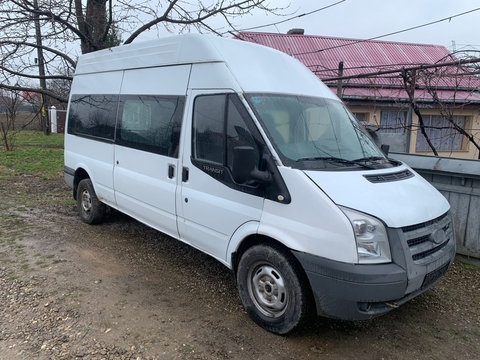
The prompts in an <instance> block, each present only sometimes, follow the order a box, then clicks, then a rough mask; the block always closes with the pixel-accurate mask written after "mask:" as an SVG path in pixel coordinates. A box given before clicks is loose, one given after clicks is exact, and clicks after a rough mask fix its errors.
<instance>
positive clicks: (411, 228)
mask: <svg viewBox="0 0 480 360" xmlns="http://www.w3.org/2000/svg"><path fill="white" fill-rule="evenodd" d="M447 214H448V213H445V214H443V215H440V216H439V217H437V218H436V219H433V220H429V221H426V222H423V223H420V224H415V225H410V226H404V227H402V231H403V232H404V233H406V232H410V231H414V230H418V229H421V228H424V227H428V226H430V225H433V224H435V223H437V222H439V221H441V220H443V219H444V218H445V217H446V216H447Z"/></svg>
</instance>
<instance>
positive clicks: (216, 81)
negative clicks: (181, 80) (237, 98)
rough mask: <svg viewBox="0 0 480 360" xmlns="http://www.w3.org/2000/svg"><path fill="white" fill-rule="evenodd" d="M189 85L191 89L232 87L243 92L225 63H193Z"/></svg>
mask: <svg viewBox="0 0 480 360" xmlns="http://www.w3.org/2000/svg"><path fill="white" fill-rule="evenodd" d="M212 75H214V76H212ZM188 87H189V88H190V89H232V90H234V91H236V92H242V89H241V88H240V86H239V85H238V82H237V81H236V79H235V78H234V76H233V75H232V73H231V72H230V70H229V69H228V67H227V65H226V64H225V63H204V64H193V65H192V74H191V76H190V82H189V84H188Z"/></svg>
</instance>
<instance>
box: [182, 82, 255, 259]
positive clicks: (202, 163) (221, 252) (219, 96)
mask: <svg viewBox="0 0 480 360" xmlns="http://www.w3.org/2000/svg"><path fill="white" fill-rule="evenodd" d="M188 98H189V101H190V102H191V104H190V105H189V106H188V109H190V110H189V111H190V113H189V114H188V119H189V122H188V123H189V124H190V125H187V128H186V131H185V139H186V141H185V146H184V147H183V157H182V158H183V164H182V171H181V172H182V176H181V187H179V190H178V191H179V192H180V194H179V196H177V214H178V230H179V234H180V238H181V239H182V240H183V241H186V242H188V243H190V244H191V245H192V246H194V247H197V248H199V249H201V250H202V251H205V252H207V253H209V254H210V255H212V256H214V257H215V258H217V259H219V260H221V261H224V262H225V261H227V259H226V251H227V247H228V242H229V240H230V238H231V236H232V235H233V234H234V232H235V231H236V230H237V229H238V228H239V227H240V226H242V225H244V224H246V223H248V222H253V223H254V225H258V223H259V221H260V218H261V213H262V208H263V202H264V195H263V191H262V189H261V187H260V186H258V185H256V184H247V185H242V184H237V183H235V181H234V180H233V178H232V175H231V168H232V155H233V149H234V147H236V146H252V147H254V148H255V150H256V154H257V155H256V156H257V158H258V159H260V151H261V150H260V149H261V146H262V145H261V144H260V143H259V140H258V136H254V135H253V133H254V132H255V130H256V129H255V126H254V124H253V122H252V120H251V118H250V116H249V114H248V112H247V111H246V109H245V107H244V106H243V104H242V102H241V101H240V98H239V97H238V95H236V94H235V93H228V92H223V93H219V91H218V90H217V91H216V93H215V92H213V91H211V92H207V91H205V90H202V91H191V92H190V94H189V96H188ZM257 132H258V130H257ZM227 262H228V261H227Z"/></svg>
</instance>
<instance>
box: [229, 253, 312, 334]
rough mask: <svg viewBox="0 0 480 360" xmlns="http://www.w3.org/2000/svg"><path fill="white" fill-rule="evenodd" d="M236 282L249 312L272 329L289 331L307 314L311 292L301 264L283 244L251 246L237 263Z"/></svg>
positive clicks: (283, 332)
mask: <svg viewBox="0 0 480 360" xmlns="http://www.w3.org/2000/svg"><path fill="white" fill-rule="evenodd" d="M237 284H238V290H239V293H240V297H241V299H242V302H243V306H244V307H245V310H246V311H247V313H248V315H249V316H250V317H251V318H252V320H253V321H255V322H256V323H257V324H258V325H260V326H261V327H263V328H264V329H266V330H268V331H270V332H273V333H275V334H286V333H288V332H290V331H292V330H293V329H294V328H295V327H296V326H298V325H299V324H300V323H301V322H302V321H303V320H304V319H305V317H306V315H307V308H308V306H307V305H308V292H307V289H306V284H305V281H304V279H303V276H302V274H301V271H300V269H299V265H298V264H297V263H296V262H295V261H294V259H293V257H292V255H291V254H289V253H287V252H286V251H284V250H283V249H281V248H277V247H272V246H268V245H256V246H253V247H251V248H250V249H248V250H247V251H246V252H245V253H244V254H243V256H242V257H241V259H240V261H239V264H238V269H237Z"/></svg>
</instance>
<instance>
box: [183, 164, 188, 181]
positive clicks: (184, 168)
mask: <svg viewBox="0 0 480 360" xmlns="http://www.w3.org/2000/svg"><path fill="white" fill-rule="evenodd" d="M187 181H188V168H187V167H185V166H184V167H183V169H182V182H187Z"/></svg>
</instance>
